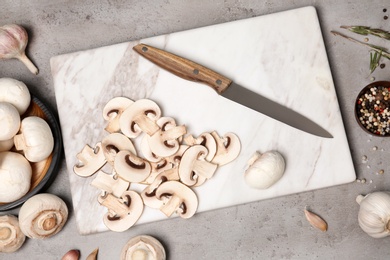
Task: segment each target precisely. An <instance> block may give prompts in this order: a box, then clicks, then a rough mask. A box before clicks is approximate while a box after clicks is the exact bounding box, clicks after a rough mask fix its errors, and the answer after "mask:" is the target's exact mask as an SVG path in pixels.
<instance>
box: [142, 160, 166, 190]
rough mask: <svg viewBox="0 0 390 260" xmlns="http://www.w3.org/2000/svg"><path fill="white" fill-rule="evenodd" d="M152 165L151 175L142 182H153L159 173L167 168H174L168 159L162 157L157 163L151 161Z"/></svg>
mask: <svg viewBox="0 0 390 260" xmlns="http://www.w3.org/2000/svg"><path fill="white" fill-rule="evenodd" d="M150 166H151V167H152V169H151V172H150V174H149V176H148V177H147V178H146V179H145V180H143V181H142V182H141V183H142V184H151V183H152V182H153V181H154V180H155V178H156V176H157V175H159V174H160V173H162V172H163V171H165V170H169V169H172V168H173V164H172V163H169V162H168V160H166V159H162V160H161V161H159V162H157V163H150Z"/></svg>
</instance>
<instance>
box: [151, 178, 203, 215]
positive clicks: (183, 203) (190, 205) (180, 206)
mask: <svg viewBox="0 0 390 260" xmlns="http://www.w3.org/2000/svg"><path fill="white" fill-rule="evenodd" d="M156 197H157V198H158V199H159V200H163V201H164V205H163V206H162V208H160V210H162V211H163V212H164V213H165V214H166V215H167V216H171V214H172V213H173V212H176V213H177V214H178V215H179V216H180V217H182V218H190V217H192V216H193V215H194V214H195V212H196V210H197V208H198V197H197V196H196V194H195V192H194V191H193V190H192V189H191V188H189V187H187V186H186V185H184V184H182V183H181V182H178V181H166V182H163V183H162V184H161V185H160V186H159V187H158V188H157V190H156Z"/></svg>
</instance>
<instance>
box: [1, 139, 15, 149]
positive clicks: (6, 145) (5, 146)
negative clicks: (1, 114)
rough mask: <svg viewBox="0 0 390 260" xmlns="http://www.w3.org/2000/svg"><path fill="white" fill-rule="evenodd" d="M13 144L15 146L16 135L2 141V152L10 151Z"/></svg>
mask: <svg viewBox="0 0 390 260" xmlns="http://www.w3.org/2000/svg"><path fill="white" fill-rule="evenodd" d="M13 146H14V137H12V138H11V139H8V140H3V141H0V152H5V151H9V150H11V148H12V147H13Z"/></svg>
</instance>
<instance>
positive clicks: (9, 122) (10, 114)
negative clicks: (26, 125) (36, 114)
mask: <svg viewBox="0 0 390 260" xmlns="http://www.w3.org/2000/svg"><path fill="white" fill-rule="evenodd" d="M0 126H1V131H0V141H5V140H9V139H11V138H13V137H14V136H15V135H16V134H17V132H18V131H19V127H20V115H19V112H18V110H17V109H16V108H15V107H14V106H13V105H11V104H10V103H6V102H0Z"/></svg>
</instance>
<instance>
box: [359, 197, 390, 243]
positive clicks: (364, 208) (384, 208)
mask: <svg viewBox="0 0 390 260" xmlns="http://www.w3.org/2000/svg"><path fill="white" fill-rule="evenodd" d="M356 202H357V203H358V204H359V205H360V209H359V213H358V221H359V226H360V227H361V228H362V229H363V231H364V232H366V233H367V234H368V235H369V236H371V237H374V238H383V237H387V236H389V235H390V193H389V192H383V191H377V192H373V193H370V194H367V195H366V196H363V195H359V196H357V198H356Z"/></svg>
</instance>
